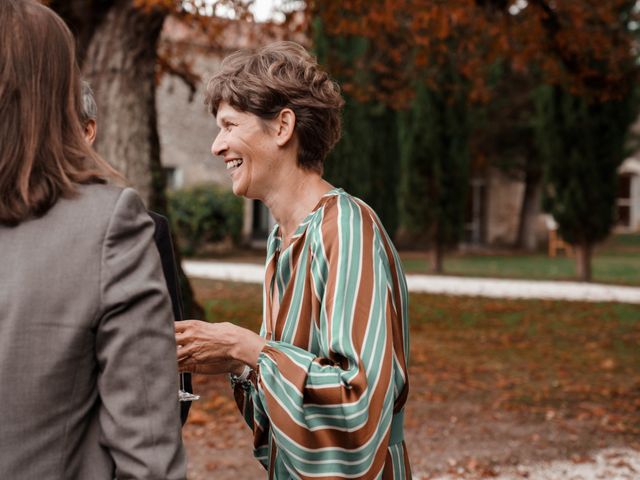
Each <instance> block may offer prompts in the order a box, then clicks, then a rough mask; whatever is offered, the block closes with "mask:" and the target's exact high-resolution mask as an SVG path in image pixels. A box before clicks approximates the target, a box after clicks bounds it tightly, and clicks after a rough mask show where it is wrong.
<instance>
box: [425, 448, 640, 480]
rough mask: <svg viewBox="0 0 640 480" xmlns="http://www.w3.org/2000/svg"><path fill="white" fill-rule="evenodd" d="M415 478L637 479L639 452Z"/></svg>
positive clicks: (610, 450)
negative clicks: (483, 471)
mask: <svg viewBox="0 0 640 480" xmlns="http://www.w3.org/2000/svg"><path fill="white" fill-rule="evenodd" d="M414 477H415V478H417V479H424V480H426V479H429V480H460V479H464V480H475V479H481V478H493V479H494V480H518V479H528V480H638V479H640V452H638V451H637V450H632V449H629V448H617V449H616V448H608V449H605V450H600V451H599V452H596V453H594V454H592V455H591V456H589V457H588V458H580V459H575V460H555V461H552V462H542V463H537V464H533V465H518V466H517V467H509V468H503V469H499V470H498V471H497V472H495V473H493V474H491V475H489V476H487V475H482V474H480V476H478V475H477V474H470V473H467V472H460V473H448V474H445V475H438V476H435V477H431V476H428V475H424V474H420V473H419V472H416V474H415V475H414Z"/></svg>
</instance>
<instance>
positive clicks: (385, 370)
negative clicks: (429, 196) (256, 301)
mask: <svg viewBox="0 0 640 480" xmlns="http://www.w3.org/2000/svg"><path fill="white" fill-rule="evenodd" d="M281 243H282V239H281V237H280V236H279V229H278V226H277V225H276V227H275V228H274V230H273V232H272V233H271V235H270V236H269V241H268V247H267V262H266V267H267V268H266V274H265V283H264V305H263V307H264V315H263V322H262V328H261V335H262V336H263V337H264V338H266V339H267V345H266V346H265V347H264V349H263V351H262V353H261V354H260V356H259V359H258V368H257V371H256V373H255V374H254V375H253V377H252V382H251V383H245V384H244V385H239V386H236V389H235V392H234V393H235V397H236V400H237V402H238V405H239V407H240V409H241V411H242V413H243V415H244V418H245V420H246V421H247V423H248V424H249V426H250V427H252V428H253V432H254V454H255V456H256V458H257V459H258V460H259V461H260V462H261V463H262V464H263V465H264V466H265V468H266V469H267V471H268V472H269V478H274V479H287V478H314V479H319V478H322V479H330V478H331V479H333V478H362V479H364V478H366V479H404V478H411V472H410V467H409V458H408V455H407V448H406V445H405V442H404V438H403V426H402V423H403V407H404V404H405V402H406V399H407V393H408V377H407V363H408V356H409V326H408V315H407V288H406V283H405V278H404V273H403V271H402V267H401V265H400V260H399V258H398V254H397V252H396V250H395V248H394V247H393V245H392V244H391V241H390V239H389V237H388V236H387V234H386V232H385V230H384V229H383V227H382V224H381V223H380V220H379V219H378V217H377V216H376V214H375V213H374V212H373V210H372V209H371V208H370V207H369V206H368V205H366V204H365V203H364V202H362V201H361V200H358V199H356V198H354V197H351V196H350V195H348V194H347V193H345V192H344V191H343V190H342V189H333V190H331V191H330V192H328V193H327V194H325V195H324V196H323V197H322V199H321V200H320V202H319V203H318V205H317V206H316V208H315V209H314V210H313V212H311V213H310V214H309V215H308V216H307V218H306V219H305V220H304V221H303V223H302V224H301V225H300V226H299V227H298V229H297V230H296V232H295V233H294V235H293V239H292V241H291V244H290V245H289V246H288V248H286V249H285V250H284V251H282V250H281V248H280V247H281ZM274 294H277V295H278V299H277V300H278V303H279V310H278V314H277V318H272V313H271V312H272V302H273V297H272V296H273V295H274Z"/></svg>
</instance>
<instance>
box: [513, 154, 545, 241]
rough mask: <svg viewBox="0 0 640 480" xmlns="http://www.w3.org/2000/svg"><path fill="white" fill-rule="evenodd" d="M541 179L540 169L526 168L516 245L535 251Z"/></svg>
mask: <svg viewBox="0 0 640 480" xmlns="http://www.w3.org/2000/svg"><path fill="white" fill-rule="evenodd" d="M529 161H530V160H528V162H529ZM540 180H541V175H540V172H539V171H536V170H532V169H530V168H527V169H526V171H525V180H524V194H523V197H522V206H521V208H520V219H519V222H518V236H517V239H516V247H518V248H522V249H525V250H529V251H533V250H535V249H536V248H537V247H538V244H537V243H538V242H537V238H536V220H537V214H538V212H539V205H540Z"/></svg>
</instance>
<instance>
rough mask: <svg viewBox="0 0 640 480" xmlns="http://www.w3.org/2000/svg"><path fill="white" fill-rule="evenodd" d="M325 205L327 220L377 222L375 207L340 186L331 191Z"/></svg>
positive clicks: (324, 214)
mask: <svg viewBox="0 0 640 480" xmlns="http://www.w3.org/2000/svg"><path fill="white" fill-rule="evenodd" d="M331 193H332V194H331V196H330V197H329V198H328V199H327V202H326V203H325V205H324V209H323V210H324V212H323V217H324V219H325V220H327V221H333V220H340V221H358V222H361V223H364V224H373V223H377V218H378V216H377V215H376V213H375V211H374V210H373V208H371V207H370V206H369V205H368V204H367V203H366V202H364V201H363V200H361V199H360V198H358V197H354V196H353V195H351V194H349V193H347V192H345V191H344V190H343V189H341V188H338V189H335V191H333V192H331Z"/></svg>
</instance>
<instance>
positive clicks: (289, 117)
mask: <svg viewBox="0 0 640 480" xmlns="http://www.w3.org/2000/svg"><path fill="white" fill-rule="evenodd" d="M275 120H276V144H277V145H278V146H279V147H284V146H285V145H286V144H287V143H288V142H289V141H290V140H291V138H292V137H293V132H294V130H295V126H296V114H295V113H294V111H293V110H291V109H290V108H283V109H282V110H280V113H279V114H278V116H277V117H276V119H275Z"/></svg>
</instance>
